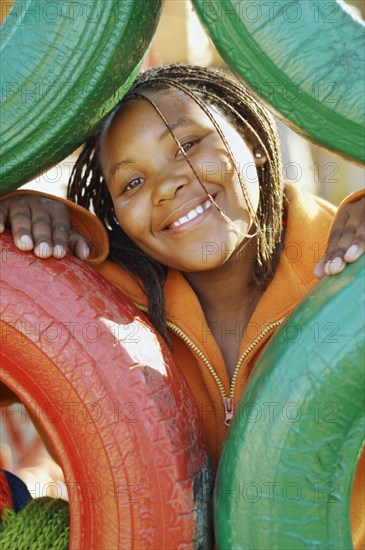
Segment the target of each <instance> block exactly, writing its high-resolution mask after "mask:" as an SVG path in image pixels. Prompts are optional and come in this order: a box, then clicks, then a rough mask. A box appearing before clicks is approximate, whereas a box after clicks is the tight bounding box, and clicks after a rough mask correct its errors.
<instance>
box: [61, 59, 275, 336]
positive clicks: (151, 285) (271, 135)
mask: <svg viewBox="0 0 365 550" xmlns="http://www.w3.org/2000/svg"><path fill="white" fill-rule="evenodd" d="M173 87H175V88H178V89H181V90H183V91H184V92H185V93H187V94H188V95H189V96H190V97H191V98H192V99H194V100H195V101H196V103H198V105H199V106H200V107H201V108H202V109H203V110H204V111H205V112H206V114H207V115H208V116H209V117H210V118H211V119H212V117H211V114H210V112H209V110H208V109H207V108H206V106H205V104H209V105H212V106H215V107H216V108H218V109H219V111H220V112H222V114H223V115H224V116H225V117H226V118H227V119H228V120H229V121H230V122H232V124H233V125H234V126H235V128H236V129H237V131H238V132H239V133H240V134H241V135H242V137H245V134H249V135H251V136H252V135H253V136H255V141H257V142H258V143H259V146H260V148H261V149H262V151H263V152H264V153H265V156H266V162H265V163H264V165H263V166H262V167H261V169H258V179H259V186H260V199H259V206H258V209H257V212H256V213H255V212H253V211H251V208H250V200H249V197H248V194H247V191H246V188H245V186H244V183H243V184H242V180H240V181H241V185H242V191H243V194H244V197H245V198H246V202H247V204H248V208H249V211H250V214H251V216H252V219H253V222H254V225H255V226H256V232H257V258H256V265H255V266H254V274H253V276H254V283H255V285H256V286H257V287H260V288H265V287H266V286H267V285H268V283H269V282H270V280H271V279H272V277H273V275H274V272H275V268H276V265H277V263H278V259H279V255H280V251H281V249H282V210H283V182H282V178H281V162H280V155H279V142H278V136H277V132H276V128H275V123H274V120H273V118H272V116H271V115H270V114H269V113H268V111H267V110H266V109H265V108H264V107H263V106H262V105H261V103H260V101H259V100H258V99H256V97H255V96H254V95H253V94H252V92H251V91H249V90H248V89H247V88H246V87H245V86H243V85H242V84H241V83H238V82H236V81H235V80H233V79H231V78H229V77H227V76H226V75H225V74H224V73H223V72H221V71H217V70H213V69H208V68H204V67H195V66H186V65H170V66H165V67H159V68H156V69H150V70H148V71H146V72H144V73H142V74H140V75H139V76H138V77H137V79H136V80H135V82H134V84H133V86H132V87H131V89H130V90H129V91H128V93H127V94H126V95H125V96H124V98H123V99H122V100H121V101H120V102H119V103H118V104H117V106H116V107H115V108H114V110H113V111H112V113H111V115H110V116H109V117H108V119H107V121H104V123H103V124H102V125H101V127H100V128H99V130H98V131H97V132H96V133H95V134H94V135H92V136H90V137H89V138H88V139H87V141H86V142H85V145H84V148H83V150H82V152H81V154H80V156H79V158H78V159H77V161H76V163H75V166H74V168H73V171H72V174H71V177H70V181H69V185H68V192H67V197H68V198H69V199H70V200H72V201H74V202H76V203H77V204H79V205H81V206H83V207H84V208H87V209H93V210H94V212H95V214H96V215H97V216H98V217H99V218H100V220H101V221H102V222H103V224H104V226H105V227H106V229H107V232H108V237H109V244H110V254H109V258H110V259H111V260H113V261H115V262H117V263H118V264H119V265H121V266H122V267H123V268H124V269H125V270H126V271H127V272H128V273H130V274H131V275H132V276H133V278H134V279H135V280H137V282H138V283H139V284H140V285H141V286H142V288H143V289H144V292H145V293H146V295H147V298H148V310H149V318H150V320H151V322H152V323H153V324H154V326H155V327H156V328H157V330H158V331H159V332H160V334H161V335H162V336H163V337H164V339H165V340H166V341H167V342H168V335H167V329H166V308H165V295H164V282H165V278H166V274H167V268H166V267H165V266H163V265H162V264H160V263H159V262H157V261H155V260H153V259H152V258H150V257H149V256H148V255H147V254H146V253H144V252H143V251H142V250H141V249H140V248H139V247H138V246H137V245H136V244H135V243H134V242H133V241H132V240H131V239H130V238H129V237H128V236H127V235H126V234H125V233H124V231H123V230H122V228H121V227H120V225H119V223H118V220H117V217H116V215H115V211H114V206H113V202H112V199H111V196H110V194H109V191H108V187H107V184H106V181H105V179H104V177H103V175H102V171H101V166H100V162H99V151H100V138H101V135H102V133H103V131H104V129H105V126H106V124H108V123H109V122H110V120H111V119H112V118H113V117H114V115H115V114H116V113H117V112H118V111H119V109H120V108H121V106H122V105H124V104H125V103H126V102H127V101H129V100H131V99H132V98H136V97H138V96H140V95H141V92H143V90H162V89H168V88H173ZM212 122H213V124H214V125H215V127H216V129H217V131H219V133H220V135H221V137H222V139H223V141H224V143H225V145H226V147H227V149H228V150H229V147H228V144H227V142H226V140H225V137H224V135H222V133H221V132H220V129H219V127H217V123H215V121H214V119H212ZM246 141H247V139H246ZM232 160H233V162H234V158H233V159H232Z"/></svg>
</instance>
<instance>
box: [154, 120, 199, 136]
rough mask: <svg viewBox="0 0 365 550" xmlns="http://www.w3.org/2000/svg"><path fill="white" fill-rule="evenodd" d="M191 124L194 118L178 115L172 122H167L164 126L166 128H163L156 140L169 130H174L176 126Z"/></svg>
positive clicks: (168, 132)
mask: <svg viewBox="0 0 365 550" xmlns="http://www.w3.org/2000/svg"><path fill="white" fill-rule="evenodd" d="M191 124H194V120H192V119H191V118H188V117H180V118H178V119H177V120H175V122H172V123H171V124H169V125H168V126H167V127H166V130H164V131H163V132H162V134H161V135H160V137H159V138H158V140H159V141H160V140H161V139H163V138H164V137H165V136H166V135H167V134H170V133H171V132H173V130H176V128H177V127H178V126H189V125H191Z"/></svg>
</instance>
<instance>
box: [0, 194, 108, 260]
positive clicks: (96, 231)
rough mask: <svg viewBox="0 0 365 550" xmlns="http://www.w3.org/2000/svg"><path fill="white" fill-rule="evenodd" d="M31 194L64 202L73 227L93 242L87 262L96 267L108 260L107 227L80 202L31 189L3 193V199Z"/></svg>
mask: <svg viewBox="0 0 365 550" xmlns="http://www.w3.org/2000/svg"><path fill="white" fill-rule="evenodd" d="M30 194H32V195H40V196H41V197H45V198H49V199H53V200H57V201H59V202H63V203H64V204H65V205H66V206H67V208H68V211H69V214H70V222H71V227H72V229H73V230H74V231H77V233H80V235H83V236H84V237H86V238H87V239H88V240H89V241H90V242H91V243H92V250H91V253H90V256H89V258H88V259H87V263H88V264H90V265H91V266H93V267H94V266H95V267H96V266H98V265H100V264H102V263H103V262H104V260H106V258H107V257H108V254H109V241H108V235H107V232H106V229H105V227H104V226H103V224H102V223H101V221H100V220H99V218H97V217H96V216H94V214H92V213H91V212H89V211H88V210H86V209H85V208H82V207H81V206H79V205H78V204H75V203H74V202H71V201H68V200H67V199H63V198H61V197H55V196H54V195H49V194H48V193H43V192H40V191H33V190H30V189H20V190H17V191H12V192H11V193H7V194H6V195H3V196H2V197H1V200H5V199H9V198H10V197H13V196H18V195H30Z"/></svg>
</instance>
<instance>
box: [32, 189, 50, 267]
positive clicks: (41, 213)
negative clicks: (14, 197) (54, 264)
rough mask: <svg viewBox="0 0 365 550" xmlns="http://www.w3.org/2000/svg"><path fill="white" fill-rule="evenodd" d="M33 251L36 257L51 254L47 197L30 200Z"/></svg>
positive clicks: (45, 256) (44, 256) (48, 256)
mask: <svg viewBox="0 0 365 550" xmlns="http://www.w3.org/2000/svg"><path fill="white" fill-rule="evenodd" d="M30 209H31V214H32V233H33V240H34V253H35V255H36V256H38V258H50V257H51V256H52V251H53V246H52V224H51V217H50V214H49V210H48V203H47V199H45V198H43V199H41V200H39V198H38V197H37V200H34V201H33V200H31V201H30Z"/></svg>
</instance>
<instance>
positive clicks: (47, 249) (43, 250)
mask: <svg viewBox="0 0 365 550" xmlns="http://www.w3.org/2000/svg"><path fill="white" fill-rule="evenodd" d="M34 252H35V254H36V255H37V256H39V257H40V258H49V257H50V256H51V255H52V247H51V246H50V245H49V244H48V243H39V245H37V246H36V248H35V250H34Z"/></svg>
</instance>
